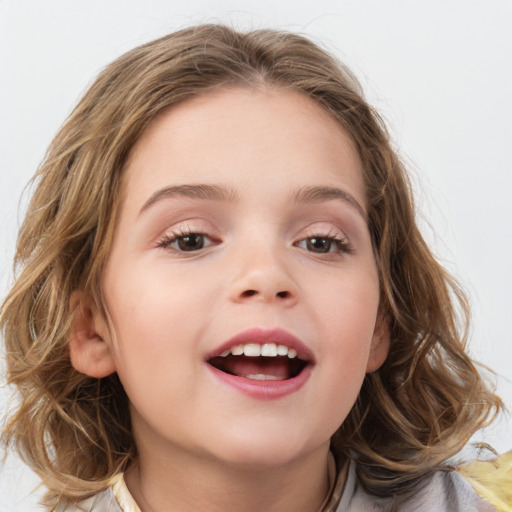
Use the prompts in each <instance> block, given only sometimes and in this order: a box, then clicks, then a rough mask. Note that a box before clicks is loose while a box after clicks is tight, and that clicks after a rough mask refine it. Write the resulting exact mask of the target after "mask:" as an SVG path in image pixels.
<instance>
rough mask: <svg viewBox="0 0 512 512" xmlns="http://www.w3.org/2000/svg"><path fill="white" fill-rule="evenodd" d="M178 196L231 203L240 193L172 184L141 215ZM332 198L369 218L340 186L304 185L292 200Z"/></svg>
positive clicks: (231, 190)
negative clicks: (150, 208)
mask: <svg viewBox="0 0 512 512" xmlns="http://www.w3.org/2000/svg"><path fill="white" fill-rule="evenodd" d="M176 196H181V197H189V198H192V199H206V200H210V201H227V202H231V203H234V202H237V201H238V195H237V193H236V191H235V190H234V189H228V188H226V187H223V186H221V185H210V184H202V183H199V184H185V185H171V186H168V187H164V188H161V189H159V190H157V191H156V192H154V193H153V194H152V195H151V196H150V197H149V199H148V200H147V201H146V202H145V203H144V204H143V205H142V208H141V209H140V211H139V215H141V214H142V213H143V212H145V211H146V210H147V209H148V208H149V207H150V206H152V205H153V204H155V203H157V202H158V201H161V200H162V199H169V198H172V197H176ZM332 199H338V200H341V201H343V202H345V203H347V204H348V205H350V206H352V207H353V208H355V209H356V211H357V212H358V213H359V214H360V215H361V216H362V217H363V219H364V220H365V221H366V220H367V215H366V212H365V211H364V208H363V207H362V206H361V205H360V204H359V202H358V201H357V200H356V199H355V197H354V196H352V195H351V194H349V193H348V192H346V191H345V190H342V189H340V188H337V187H318V186H313V187H302V188H300V189H299V190H297V191H295V192H293V193H292V194H291V200H292V201H294V202H295V203H321V202H323V201H330V200H332Z"/></svg>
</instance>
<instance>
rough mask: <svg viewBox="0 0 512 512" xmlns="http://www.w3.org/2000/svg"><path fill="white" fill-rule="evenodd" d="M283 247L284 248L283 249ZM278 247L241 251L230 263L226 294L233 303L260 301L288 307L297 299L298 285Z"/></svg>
mask: <svg viewBox="0 0 512 512" xmlns="http://www.w3.org/2000/svg"><path fill="white" fill-rule="evenodd" d="M284 250H285V249H284ZM277 253H278V251H277V250H274V251H272V250H270V249H269V248H266V249H259V250H258V249H255V248H254V246H253V247H252V248H251V250H247V251H244V252H243V253H241V254H239V255H238V257H237V259H236V261H234V262H233V267H232V269H235V273H234V277H233V278H232V280H231V282H230V290H229V296H230V299H231V300H232V301H234V302H248V301H260V302H265V303H279V304H282V305H285V306H291V305H293V304H295V303H296V301H297V299H298V285H297V283H296V281H295V279H294V278H293V276H292V273H291V270H290V268H289V266H288V265H287V262H286V258H284V257H283V256H282V255H279V254H277Z"/></svg>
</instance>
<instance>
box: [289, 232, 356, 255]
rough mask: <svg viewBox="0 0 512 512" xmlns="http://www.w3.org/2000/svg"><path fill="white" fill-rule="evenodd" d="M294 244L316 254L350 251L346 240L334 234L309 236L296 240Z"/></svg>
mask: <svg viewBox="0 0 512 512" xmlns="http://www.w3.org/2000/svg"><path fill="white" fill-rule="evenodd" d="M296 246H297V247H301V248H302V249H306V250H307V251H310V252H315V253H318V254H327V253H336V252H339V253H350V252H351V251H352V249H351V247H350V244H349V243H348V241H347V240H345V239H343V238H339V237H335V236H310V237H308V238H305V239H303V240H300V241H299V242H297V243H296Z"/></svg>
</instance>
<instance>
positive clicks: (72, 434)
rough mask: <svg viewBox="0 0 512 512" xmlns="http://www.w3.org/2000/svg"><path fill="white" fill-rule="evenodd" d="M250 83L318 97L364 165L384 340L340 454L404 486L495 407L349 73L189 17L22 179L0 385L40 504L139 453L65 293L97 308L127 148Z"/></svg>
mask: <svg viewBox="0 0 512 512" xmlns="http://www.w3.org/2000/svg"><path fill="white" fill-rule="evenodd" d="M262 86H264V87H267V88H268V87H270V88H275V89H287V90H293V91H299V92H301V93H302V94H305V95H306V96H308V97H309V98H311V99H312V100H313V101H315V102H316V103H317V104H319V105H321V106H322V107H323V108H324V109H326V111H328V112H329V113H330V115H331V116H332V117H333V118H334V119H335V120H336V121H337V122H338V123H339V124H340V125H341V126H342V127H343V128H344V129H345V130H346V132H347V133H348V134H349V135H350V137H351V138H352V140H353V142H354V144H355V145H356V147H357V150H358V152H359V156H360V158H361V161H362V163H363V173H364V176H363V178H364V183H365V186H366V204H367V210H368V227H369V231H370V234H371V239H372V243H373V250H374V255H375V261H376V264H377V267H378V271H379V276H380V287H381V308H382V311H384V313H385V315H386V316H387V319H388V322H389V327H390V332H391V346H390V351H389V355H388V357H387V359H386V361H385V363H384V364H383V366H382V367H381V368H380V369H379V370H377V371H375V372H373V373H370V374H368V375H366V377H365V380H364V383H363V386H362V389H361V392H360V394H359V397H358V399H357V401H356V403H355V405H354V406H353V408H352V410H351V412H350V414H349V416H348V417H347V418H346V420H345V421H344V422H343V424H342V425H341V426H340V427H339V429H338V431H337V432H336V433H335V434H334V436H333V438H332V450H333V452H334V453H335V456H336V458H337V460H338V461H339V462H340V463H341V461H343V460H345V459H348V458H350V459H354V460H355V461H356V467H357V472H358V476H359V478H360V479H361V481H362V483H363V485H364V486H365V487H366V488H367V490H368V491H369V492H371V493H373V494H375V495H377V496H393V495H395V494H404V493H406V494H407V493H411V492H413V491H414V489H416V488H417V487H418V486H419V485H420V483H421V482H422V481H423V480H424V479H425V477H426V476H428V475H429V474H431V473H432V472H433V471H434V470H438V469H446V468H447V464H446V461H447V460H448V459H449V458H450V457H451V456H453V455H454V454H456V453H457V452H458V451H459V450H460V449H461V448H462V447H463V445H464V444H465V443H466V442H467V441H468V439H469V438H470V436H471V435H472V434H473V433H474V432H475V431H476V430H477V429H479V428H481V427H482V426H484V425H486V424H487V423H489V422H490V421H492V419H493V418H494V416H495V415H496V413H497V412H498V411H499V410H500V408H501V407H502V404H501V401H500V399H499V398H498V397H496V396H495V395H494V394H493V392H492V390H491V389H490V388H489V387H488V385H487V383H486V382H485V380H484V379H483V378H482V377H481V375H480V373H479V371H478V370H477V368H476V366H475V363H474V362H473V361H472V360H471V359H470V357H469V356H468V355H467V353H466V351H465V344H466V337H467V325H468V321H469V310H468V304H467V300H466V297H465V295H464V293H463V291H462V290H461V288H460V286H459V285H458V284H457V282H456V281H455V279H454V278H453V277H452V276H451V275H450V274H449V273H448V272H447V271H446V270H445V269H444V268H443V267H442V266H441V265H440V264H439V263H438V262H437V261H436V259H435V258H434V256H433V254H432V251H431V250H430V248H429V246H428V245H427V243H426V242H425V240H424V239H423V238H422V235H421V234H420V232H419V230H418V227H417V224H416V214H415V208H414V203H413V197H412V192H411V185H410V182H409V178H408V176H407V173H406V170H405V169H404V165H403V163H402V162H401V160H400V158H399V156H398V154H397V152H396V151H395V150H394V149H393V146H392V143H391V141H390V137H389V135H388V132H387V130H386V128H385V125H384V123H383V121H382V119H381V117H380V116H379V114H378V113H377V112H376V111H375V110H374V109H373V108H372V107H371V106H370V105H368V103H367V102H366V100H365V99H364V97H363V93H362V90H361V87H360V85H359V84H358V82H357V80H356V79H355V78H354V76H353V75H352V73H351V72H350V71H349V70H348V69H347V68H346V67H345V66H344V65H343V64H341V63H340V62H338V61H337V60H336V59H335V58H334V57H333V56H331V55H330V54H329V53H327V52H326V51H324V50H323V49H322V48H321V47H320V46H318V45H317V44H315V43H313V42H312V41H310V40H309V39H307V38H305V37H302V36H300V35H297V34H292V33H287V32H281V31H273V30H255V31H251V32H245V33H242V32H239V31H236V30H233V29H232V28H229V27H226V26H222V25H200V26H195V27H191V28H188V29H184V30H181V31H178V32H175V33H172V34H170V35H167V36H165V37H162V38H160V39H158V40H155V41H152V42H150V43H147V44H144V45H142V46H140V47H138V48H135V49H134V50H132V51H129V52H128V53H126V54H124V55H122V56H121V57H120V58H118V59H117V60H116V61H114V62H113V63H112V64H110V65H109V66H107V67H106V68H105V69H104V70H103V71H102V72H101V73H100V74H99V76H98V77H97V79H96V80H95V82H94V83H93V84H92V86H91V87H90V88H89V90H88V91H87V92H86V93H85V95H84V96H83V98H82V99H81V100H80V102H79V103H78V105H77V106H76V108H75V109H74V110H73V112H72V113H71V115H70V116H69V118H68V119H67V120H66V122H65V123H64V125H63V126H62V128H61V129H60V131H59V132H58V133H57V135H56V137H55V138H54V140H53V141H52V143H51V145H50V147H49V149H48V152H47V154H46V156H45V158H44V160H43V162H42V164H41V166H40V168H39V169H38V171H37V173H36V175H35V177H34V181H33V187H34V193H33V196H32V199H31V202H30V204H29V206H28V210H27V212H26V216H25V220H24V222H23V224H22V226H21V229H20V232H19V238H18V243H17V252H16V256H15V281H14V285H13V287H12V289H11V290H10V292H9V294H8V295H7V297H6V298H5V301H4V302H3V305H2V310H1V317H0V325H1V328H2V330H3V334H4V339H5V347H6V352H5V353H6V360H7V374H8V382H9V383H11V384H13V385H14V386H15V388H16V389H17V392H18V395H19V402H18V404H17V405H16V406H15V408H14V409H13V410H11V411H10V413H9V415H8V418H7V420H6V424H5V428H4V431H3V441H4V443H5V444H6V445H12V446H14V447H15V448H16V449H17V450H18V451H19V453H20V454H21V456H22V457H23V459H24V460H25V461H26V462H27V463H28V464H29V465H30V466H31V467H32V468H33V469H34V470H35V471H36V472H37V473H38V474H39V475H40V476H41V477H42V479H43V483H44V484H45V485H46V486H47V488H48V489H49V491H48V494H47V501H48V503H49V504H52V503H56V502H59V501H60V500H68V501H77V500H79V499H81V498H84V497H86V496H88V495H91V494H93V493H95V492H97V491H99V490H100V489H103V488H105V487H107V486H108V485H109V482H110V481H111V479H112V477H113V476H115V475H116V474H117V473H119V472H121V471H124V470H125V469H126V468H127V467H129V466H130V465H131V464H132V463H134V461H135V460H136V458H137V448H136V446H135V444H134V441H133V437H132V434H131V425H130V415H129V406H128V405H129V404H128V398H127V396H126V394H125V392H124V390H123V387H122V385H121V384H120V381H119V379H118V377H117V375H116V374H113V375H110V376H108V377H106V378H103V379H95V378H91V377H88V376H86V375H83V374H81V373H79V372H77V371H76V370H75V369H74V368H73V366H72V364H71V361H70V353H69V338H70V326H71V322H72V318H73V314H74V311H73V310H72V309H71V306H70V297H71V294H72V293H73V292H74V291H76V290H82V291H84V292H85V293H87V294H89V295H90V296H91V297H92V298H93V300H94V301H95V303H96V304H97V305H98V307H99V308H100V309H103V310H104V309H105V304H104V301H103V297H102V291H101V283H102V273H103V269H104V266H105V262H106V259H107V257H108V254H109V251H110V247H111V242H112V238H113V233H114V230H115V227H116V219H117V217H118V214H119V206H120V185H121V180H122V176H123V164H124V163H125V161H126V159H127V156H128V154H129V153H130V149H131V148H132V146H133V145H134V143H135V142H136V141H137V139H138V138H139V137H140V135H141V133H142V132H143V131H144V129H145V128H146V127H147V126H148V125H149V124H150V123H151V121H152V120H153V119H154V118H155V117H156V116H158V115H159V114H160V113H162V112H163V111H164V110H166V109H169V108H172V107H173V106H174V105H177V104H179V103H181V102H184V101H187V100H188V99H191V98H194V97H197V96H198V95H204V94H207V93H208V92H209V91H212V90H215V89H218V88H222V87H247V88H257V87H262ZM341 392H342V390H340V393H341Z"/></svg>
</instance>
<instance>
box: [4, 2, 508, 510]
mask: <svg viewBox="0 0 512 512" xmlns="http://www.w3.org/2000/svg"><path fill="white" fill-rule="evenodd" d="M217 21H219V22H228V23H231V24H233V25H234V26H236V27H239V28H259V27H278V28H283V29H290V30H294V31H299V32H302V33H305V34H307V35H309V36H311V37H312V38H313V39H315V40H317V41H320V42H321V43H322V44H323V45H325V46H326V47H327V48H328V49H330V50H331V51H333V52H335V53H336V54H337V55H338V56H339V57H340V58H341V59H342V60H344V61H345V62H346V63H347V64H348V65H349V66H350V67H351V68H352V69H353V70H354V71H355V73H356V74H357V75H358V77H359V78H360V79H361V81H362V83H363V86H364V87H365V90H366V91H367V96H368V98H369V100H370V102H371V103H373V104H374V105H376V106H377V107H378V108H379V109H380V111H381V112H382V113H383V115H384V117H385V118H386V119H387V121H388V123H389V125H390V130H391V134H392V136H393V139H394V140H395V142H396V144H397V145H398V147H400V149H401V151H402V153H403V155H404V157H405V158H406V160H407V162H408V163H409V167H410V169H411V171H412V172H413V175H414V182H415V184H416V188H417V197H418V205H419V207H420V210H421V215H422V218H423V219H426V221H427V222H425V223H424V224H425V235H426V237H427V239H428V240H429V241H430V243H431V244H432V247H433V248H434V251H435V252H436V254H437V255H438V256H439V258H440V259H441V260H442V261H443V262H444V264H445V265H446V266H447V267H448V268H449V269H450V270H451V271H452V272H453V273H454V274H455V275H456V276H457V277H458V278H459V279H461V281H462V282H463V284H464V285H465V286H466V288H467V289H468V291H469V293H470V295H471V299H472V304H473V316H474V322H473V329H472V336H471V346H470V350H471V352H472V354H473V355H474V356H475V357H476V358H477V359H479V360H481V361H483V362H484V363H485V364H487V365H488V366H490V367H491V368H493V369H494V370H495V371H496V373H497V375H498V377H497V379H496V380H497V386H498V391H499V393H500V394H501V395H502V397H503V399H504V400H505V403H507V404H508V405H509V406H510V405H511V404H512V383H511V378H512V362H511V361H512V344H511V338H512V337H511V334H510V329H509V324H508V322H509V319H510V317H511V316H512V311H511V310H512V263H511V254H512V227H511V225H512V200H511V189H512V168H511V165H512V128H511V126H512V99H511V92H512V72H511V63H512V30H511V29H510V27H511V26H512V0H480V1H475V0H429V1H428V2H427V1H414V0H409V1H406V0H402V1H400V0H387V1H384V0H346V1H344V0H337V1H334V0H333V1H327V0H316V1H314V2H306V1H301V0H282V1H281V2H272V1H270V0H258V1H257V2H256V1H250V0H238V1H235V0H215V1H213V0H212V1H207V0H187V1H183V2H176V1H172V0H167V1H165V0H144V1H143V0H110V1H109V0H88V1H87V2H79V1H75V0H44V1H42V0H41V1H38V0H0V296H4V295H5V293H6V291H7V289H8V286H9V283H10V279H11V272H10V266H11V260H12V256H13V249H14V242H15V237H16V232H17V227H18V225H19V222H20V218H21V216H22V211H23V208H22V207H20V206H19V198H20V196H21V193H22V190H23V187H24V185H25V184H26V182H27V181H28V179H29V177H30V176H31V175H32V174H33V172H34V171H35V169H36V167H37V165H38V163H39V162H40V161H41V159H42V158H43V155H44V152H45V149H46V147H47V146H48V144H49V142H50V140H51V138H52V136H53V134H54V133H55V132H56V130H57V128H58V127H59V125H60V124H61V123H62V121H63V120H64V118H65V117H66V116H67V115H68V114H69V112H70V110H71V109H72V107H73V105H74V104H75V103H76V101H77V100H78V98H79V97H80V96H81V94H82V93H83V92H84V90H85V89H86V87H87V86H88V84H90V83H91V80H92V79H93V77H94V76H95V75H96V74H97V73H98V71H99V70H100V69H101V68H102V67H103V66H104V65H105V64H107V63H108V62H110V61H111V60H113V59H114V58H115V57H117V56H118V55H120V54H121V53H123V52H125V51H127V50H129V49H130V48H132V47H134V46H136V45H138V44H140V43H143V42H145V41H148V40H151V39H153V38H156V37H158V36H160V35H163V34H165V33H167V32H170V31H173V30H175V29H178V28H182V27H184V26H188V25H190V24H192V23H198V22H217ZM423 222H424V221H423V220H422V223H423ZM429 226H430V227H429ZM8 396H9V390H8V389H6V388H5V386H4V387H3V388H0V407H1V408H2V409H3V408H4V407H5V406H6V403H7V397H8ZM477 438H478V439H479V440H484V441H486V442H490V443H491V444H493V445H494V446H495V447H496V448H497V449H498V451H500V452H503V451H506V450H509V449H512V428H511V421H510V418H505V419H503V420H502V421H501V422H500V423H499V424H498V425H497V426H496V427H494V428H493V429H490V430H488V431H486V432H483V433H480V434H478V436H477ZM36 483H37V480H36V479H35V478H34V476H33V475H32V474H31V473H30V472H29V471H28V470H26V469H25V468H24V467H23V466H22V465H21V463H20V462H19V461H18V460H17V459H16V458H14V457H12V456H11V457H9V458H8V459H7V461H6V462H5V464H4V465H3V466H2V465H1V464H0V512H4V511H5V512H7V511H9V512H11V511H16V512H17V511H21V512H24V511H35V510H37V508H36V506H35V501H36V496H35V495H32V496H29V497H28V498H27V495H28V494H29V492H30V490H31V489H32V488H33V486H34V485H35V484H36Z"/></svg>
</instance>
